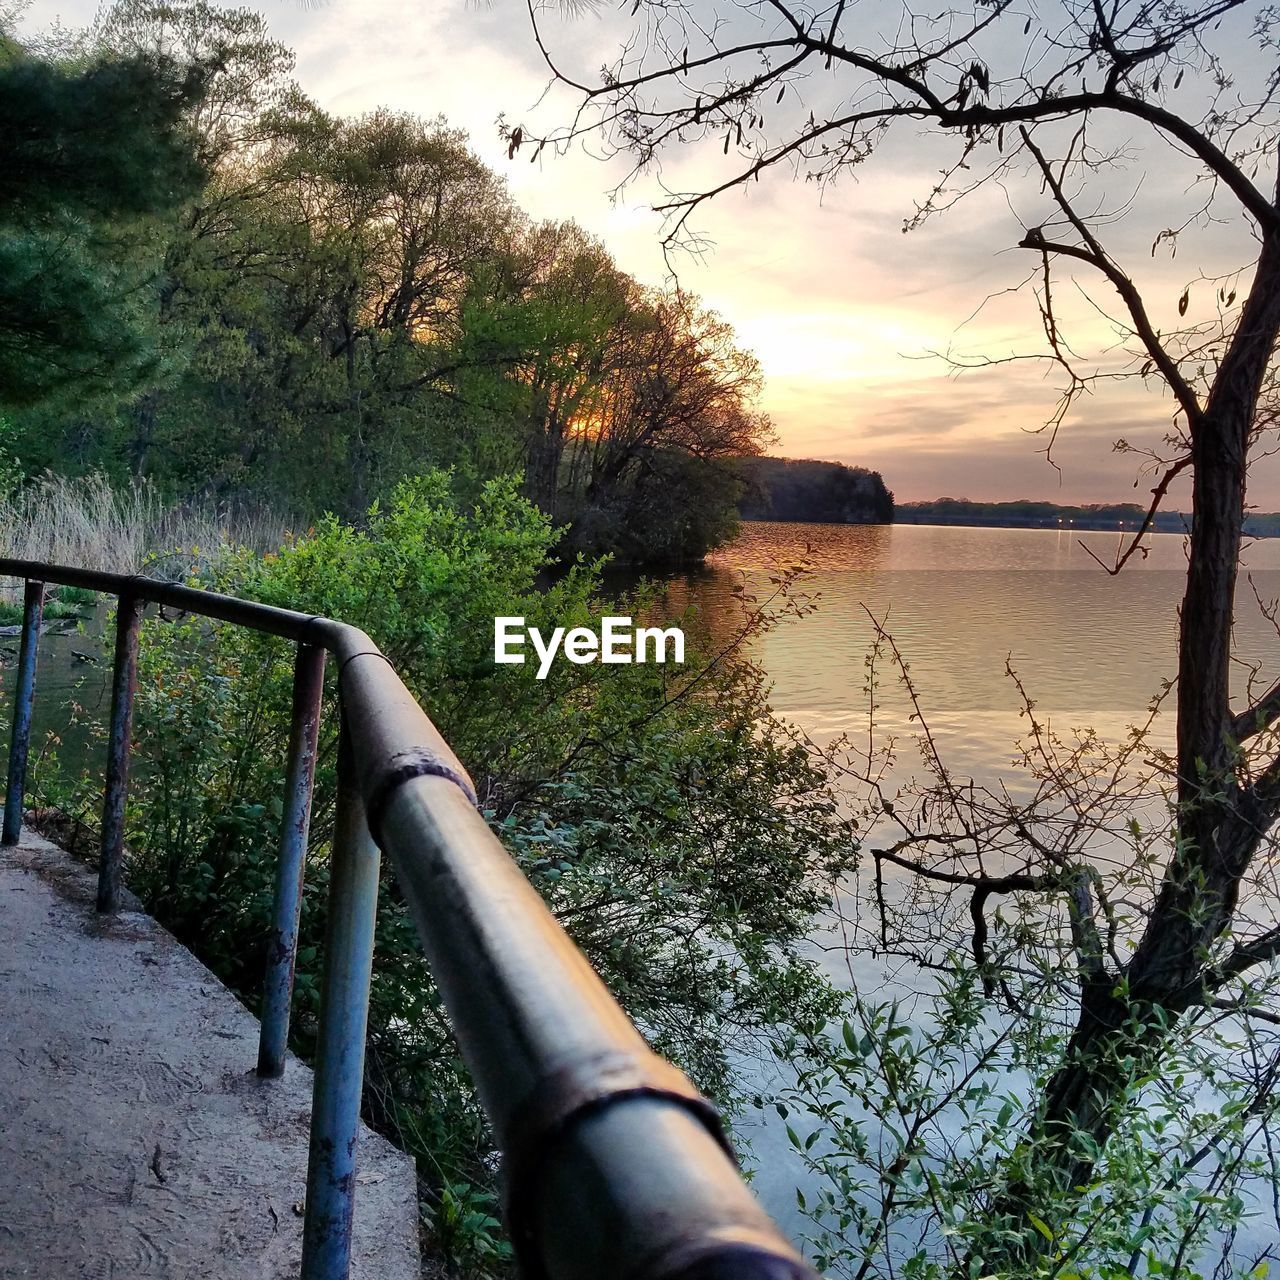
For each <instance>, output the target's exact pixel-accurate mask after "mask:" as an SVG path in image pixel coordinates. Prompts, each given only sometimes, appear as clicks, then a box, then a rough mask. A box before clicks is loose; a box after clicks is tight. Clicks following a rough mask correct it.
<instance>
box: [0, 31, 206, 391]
mask: <svg viewBox="0 0 1280 1280" xmlns="http://www.w3.org/2000/svg"><path fill="white" fill-rule="evenodd" d="M203 79H204V71H203V69H202V68H201V67H199V66H197V65H194V64H183V63H179V62H176V61H174V60H172V59H170V58H167V57H159V56H154V55H147V56H144V55H138V56H133V57H129V58H105V57H99V58H95V59H91V60H89V61H88V62H85V63H74V62H73V63H67V64H62V63H59V62H56V61H53V60H51V59H48V58H44V57H39V56H35V55H33V54H31V53H28V52H27V51H26V50H24V49H23V48H22V47H21V46H20V45H19V44H18V43H17V42H16V41H15V40H13V39H12V38H11V37H9V36H7V35H5V33H4V32H3V31H2V30H0V117H3V119H4V121H5V127H4V131H3V137H2V138H0V403H4V404H7V405H8V406H10V407H13V408H24V409H26V408H29V407H31V406H33V405H38V404H40V403H41V402H45V401H47V400H49V399H50V398H51V397H53V396H55V395H57V394H58V393H60V392H63V391H66V390H68V389H70V388H74V389H75V393H76V394H77V395H78V396H80V397H81V398H88V397H89V396H91V395H93V394H99V395H102V394H117V395H119V394H123V393H124V392H125V391H127V390H129V389H130V388H131V387H132V386H134V385H136V384H137V382H138V381H139V380H141V378H143V377H144V376H145V374H146V372H147V371H148V369H149V368H150V367H151V363H152V361H153V360H154V350H153V345H154V341H153V338H154V336H153V335H152V334H151V333H150V332H149V327H148V323H147V322H148V314H147V313H148V307H147V301H148V295H149V293H150V291H151V289H152V287H153V284H154V280H155V276H156V275H157V274H158V266H159V264H158V262H157V255H156V249H155V234H154V224H155V220H156V219H157V218H158V217H161V216H163V215H166V214H168V213H170V212H171V211H172V210H173V209H174V208H175V207H176V206H177V205H178V204H179V203H180V202H181V201H182V200H183V199H184V198H185V197H186V196H188V195H189V194H192V193H193V192H194V191H196V190H197V189H198V187H199V184H200V182H201V180H202V178H203V173H202V171H201V168H200V166H199V164H198V163H197V159H196V156H195V154H194V148H193V146H192V141H191V138H190V136H189V135H188V133H187V132H186V130H185V128H184V127H183V118H184V113H185V112H186V111H187V110H188V109H189V108H190V107H192V105H193V104H194V103H196V102H198V101H199V98H200V94H201V91H202V84H203Z"/></svg>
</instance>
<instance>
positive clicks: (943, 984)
mask: <svg viewBox="0 0 1280 1280" xmlns="http://www.w3.org/2000/svg"><path fill="white" fill-rule="evenodd" d="M946 963H947V971H946V972H945V974H943V975H942V976H940V977H939V980H938V982H937V983H936V984H935V986H934V988H933V990H931V991H929V992H926V993H916V994H915V995H914V996H912V997H910V999H909V1002H908V998H906V997H904V999H903V1001H902V1003H899V1002H896V1001H895V1002H888V1001H879V1000H876V999H874V998H871V997H866V996H861V995H858V994H856V993H851V994H850V995H848V996H847V997H846V1009H845V1013H844V1017H843V1019H842V1020H841V1021H839V1022H838V1023H835V1024H832V1025H830V1026H828V1027H827V1028H819V1027H813V1028H810V1029H809V1035H808V1036H807V1037H806V1036H791V1037H789V1038H788V1039H787V1040H786V1041H785V1042H784V1043H783V1044H782V1045H780V1047H779V1052H780V1054H782V1055H783V1056H785V1058H786V1060H787V1061H789V1062H792V1063H802V1064H804V1065H803V1066H802V1067H801V1069H800V1071H799V1072H798V1074H797V1078H796V1084H795V1086H794V1087H793V1088H792V1089H790V1090H789V1091H788V1095H787V1096H786V1098H785V1099H784V1100H782V1101H779V1103H778V1104H777V1106H778V1110H779V1113H780V1115H782V1116H783V1118H784V1119H785V1120H786V1121H787V1133H788V1136H789V1139H790V1142H791V1145H792V1147H793V1149H794V1150H795V1151H796V1152H798V1154H799V1155H800V1157H801V1159H802V1161H803V1163H804V1165H805V1167H806V1168H807V1169H808V1170H809V1172H810V1174H811V1175H812V1177H813V1182H814V1189H813V1190H811V1191H810V1192H809V1193H808V1194H807V1195H806V1194H804V1193H798V1198H799V1208H800V1209H801V1211H802V1212H803V1213H804V1214H805V1215H806V1216H807V1217H808V1218H809V1219H810V1220H811V1222H812V1223H813V1225H814V1227H815V1228H816V1229H815V1231H814V1232H813V1234H812V1237H811V1241H810V1243H811V1247H812V1249H813V1256H814V1259H815V1261H816V1263H817V1265H818V1266H819V1267H820V1268H821V1269H822V1270H823V1272H824V1273H825V1274H827V1275H830V1276H854V1275H859V1276H864V1277H877V1276H885V1277H887V1276H891V1275H908V1276H913V1277H921V1278H922V1280H923V1278H929V1280H944V1278H946V1277H953V1276H955V1275H957V1274H964V1273H965V1272H964V1266H965V1265H966V1264H967V1263H968V1262H969V1261H970V1260H972V1261H973V1265H975V1266H979V1267H980V1272H979V1273H980V1274H982V1275H984V1276H991V1277H993V1280H994V1277H997V1276H1000V1277H1009V1280H1021V1278H1022V1277H1030V1276H1038V1277H1046V1278H1047V1277H1050V1276H1059V1277H1060V1276H1063V1275H1075V1276H1078V1277H1080V1278H1081V1280H1085V1278H1088V1280H1103V1278H1104V1277H1106V1278H1110V1277H1117V1278H1118V1277H1122V1276H1130V1275H1150V1276H1168V1277H1176V1278H1177V1280H1200V1277H1201V1275H1202V1273H1201V1271H1200V1270H1199V1267H1198V1265H1197V1263H1198V1260H1200V1259H1202V1258H1203V1257H1204V1256H1205V1253H1206V1252H1211V1251H1212V1250H1213V1248H1214V1246H1215V1244H1219V1243H1220V1242H1221V1241H1222V1240H1224V1239H1226V1240H1230V1239H1231V1238H1232V1236H1233V1234H1234V1232H1235V1230H1236V1229H1237V1228H1238V1227H1239V1225H1240V1223H1241V1222H1242V1221H1243V1220H1244V1219H1245V1218H1247V1217H1248V1216H1249V1215H1250V1213H1251V1208H1250V1202H1249V1200H1248V1199H1247V1194H1248V1193H1247V1185H1248V1183H1249V1181H1250V1180H1251V1179H1260V1180H1261V1181H1262V1184H1263V1185H1265V1184H1267V1183H1269V1182H1271V1181H1272V1179H1273V1177H1274V1171H1273V1168H1272V1162H1271V1160H1270V1158H1269V1157H1268V1155H1267V1152H1266V1147H1265V1144H1264V1143H1261V1142H1260V1141H1259V1140H1258V1138H1259V1134H1260V1133H1261V1132H1262V1131H1263V1129H1264V1127H1265V1125H1266V1124H1267V1123H1268V1121H1267V1119H1266V1113H1267V1112H1269V1111H1270V1110H1271V1109H1272V1108H1271V1107H1270V1106H1267V1107H1265V1108H1260V1107H1259V1105H1258V1100H1257V1097H1256V1082H1255V1081H1252V1080H1250V1079H1249V1078H1248V1073H1247V1071H1238V1070H1236V1069H1235V1068H1234V1067H1232V1066H1231V1065H1230V1064H1231V1062H1232V1060H1233V1059H1236V1060H1238V1059H1239V1058H1240V1057H1241V1056H1242V1055H1244V1056H1246V1057H1247V1056H1248V1055H1249V1053H1250V1052H1251V1050H1250V1047H1249V1045H1248V1037H1247V1035H1246V1034H1244V1033H1243V1032H1242V1030H1241V1028H1240V1027H1239V1026H1238V1025H1236V1026H1231V1025H1213V1024H1211V1025H1209V1026H1205V1025H1199V1026H1196V1027H1194V1028H1193V1027H1189V1026H1183V1027H1181V1028H1179V1030H1178V1032H1177V1033H1176V1034H1174V1035H1171V1037H1170V1038H1169V1039H1168V1040H1167V1041H1166V1042H1165V1043H1164V1044H1162V1045H1161V1047H1160V1051H1159V1055H1158V1058H1156V1059H1155V1060H1153V1061H1151V1062H1150V1063H1149V1064H1148V1066H1147V1069H1146V1070H1145V1071H1144V1072H1141V1073H1139V1074H1138V1076H1137V1077H1136V1078H1135V1079H1134V1081H1133V1083H1132V1084H1131V1086H1130V1087H1129V1088H1128V1089H1127V1090H1126V1094H1125V1098H1124V1107H1123V1111H1122V1115H1121V1118H1120V1121H1119V1123H1118V1124H1117V1127H1116V1129H1115V1131H1114V1132H1113V1133H1112V1134H1111V1135H1110V1137H1109V1139H1108V1140H1107V1142H1106V1146H1105V1151H1099V1152H1097V1153H1096V1154H1097V1166H1096V1168H1095V1169H1094V1171H1093V1173H1092V1175H1091V1176H1090V1178H1089V1180H1088V1182H1087V1183H1086V1184H1084V1185H1081V1186H1075V1187H1065V1186H1063V1185H1062V1184H1061V1182H1060V1180H1058V1179H1056V1178H1055V1177H1054V1176H1053V1169H1054V1161H1053V1160H1052V1159H1051V1158H1050V1147H1051V1145H1052V1142H1053V1138H1052V1137H1051V1136H1050V1135H1048V1134H1046V1133H1045V1132H1044V1131H1043V1130H1041V1131H1039V1134H1038V1136H1035V1135H1036V1133H1037V1131H1036V1126H1035V1118H1036V1106H1037V1102H1036V1099H1037V1098H1039V1097H1042V1096H1043V1090H1044V1088H1045V1086H1046V1085H1047V1083H1048V1079H1049V1077H1050V1076H1051V1074H1052V1073H1053V1071H1054V1070H1055V1068H1056V1067H1057V1065H1058V1063H1059V1062H1060V1061H1061V1057H1062V1053H1063V1049H1064V1046H1065V1037H1066V1031H1067V1027H1066V1023H1065V1021H1064V1019H1063V1017H1062V1013H1061V1011H1060V1010H1059V1009H1057V1008H1055V1003H1056V1002H1055V999H1054V996H1053V992H1052V985H1053V975H1051V974H1048V973H1046V974H1045V975H1043V977H1042V979H1041V984H1040V989H1039V991H1038V992H1036V991H1032V990H1030V989H1026V990H1024V991H1022V992H1021V993H1020V994H1021V995H1023V996H1026V997H1034V996H1035V995H1037V994H1038V995H1039V997H1040V998H1039V1000H1038V1001H1034V1002H1033V1001H1031V1000H1029V1002H1028V1005H1027V1006H1026V1007H1027V1011H1028V1018H1027V1019H1026V1021H1025V1022H1024V1023H1023V1024H1022V1025H1020V1026H1018V1027H1017V1028H1016V1029H1011V1028H1010V1027H1009V1025H1008V1023H1007V1020H1005V1019H1003V1018H1000V1017H999V1016H997V1015H995V1014H994V1012H993V1010H992V1006H991V1002H990V999H989V997H987V996H985V995H984V993H983V986H982V979H981V975H980V973H979V972H978V971H977V970H976V969H975V968H974V966H973V963H972V958H971V957H966V956H964V955H961V954H953V955H950V956H948V957H947V958H946ZM908 1009H909V1010H910V1012H908ZM833 1032H834V1033H833ZM1115 1065H1118V1066H1124V1065H1125V1064H1121V1063H1117V1064H1115ZM1077 1136H1078V1137H1080V1138H1083V1135H1077ZM1010 1179H1014V1180H1016V1183H1017V1185H1018V1187H1019V1201H1020V1203H1021V1205H1022V1206H1023V1207H1022V1209H1021V1211H1020V1212H1019V1213H1016V1214H1014V1213H1009V1212H1004V1211H1002V1208H1001V1206H1007V1199H1006V1194H1005V1193H1006V1189H1007V1187H1008V1185H1009V1181H1010ZM1032 1240H1034V1241H1035V1243H1036V1247H1035V1248H1034V1249H1029V1252H1030V1253H1032V1254H1033V1255H1034V1256H1035V1261H1031V1260H1029V1259H1027V1258H1023V1259H1021V1260H1020V1261H1019V1262H1018V1263H1017V1264H1015V1265H1014V1266H1013V1267H1012V1268H1010V1266H1009V1265H1008V1264H1004V1265H1001V1264H992V1263H990V1262H986V1263H983V1262H982V1260H984V1259H989V1258H994V1257H1003V1256H1006V1254H1007V1253H1008V1252H1009V1251H1010V1249H1011V1246H1012V1245H1014V1244H1015V1242H1020V1241H1021V1242H1029V1241H1032ZM1219 1274H1228V1273H1225V1272H1219ZM1231 1274H1234V1273H1231Z"/></svg>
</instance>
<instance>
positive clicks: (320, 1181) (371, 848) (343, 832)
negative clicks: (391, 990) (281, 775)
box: [302, 724, 380, 1280]
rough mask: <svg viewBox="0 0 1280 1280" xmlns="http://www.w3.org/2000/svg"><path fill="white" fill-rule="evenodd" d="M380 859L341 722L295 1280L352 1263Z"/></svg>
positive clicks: (333, 1277) (316, 1278) (340, 1270)
mask: <svg viewBox="0 0 1280 1280" xmlns="http://www.w3.org/2000/svg"><path fill="white" fill-rule="evenodd" d="M379 860H380V854H379V852H378V846H377V845H376V844H374V842H373V838H372V837H371V836H370V834H369V826H368V823H367V822H366V821H365V812H364V803H363V801H362V800H361V797H360V792H359V789H358V786H357V780H356V773H355V767H354V762H353V760H352V757H351V744H350V741H349V739H348V731H347V727H346V725H345V724H344V725H343V727H342V730H341V740H340V742H339V747H338V796H337V813H336V816H335V819H334V833H333V857H332V862H331V867H330V872H329V924H328V929H327V931H326V936H325V966H324V988H323V992H322V995H321V1002H320V1036H319V1043H318V1045H317V1048H316V1069H315V1092H314V1094H313V1099H312V1104H311V1155H310V1161H309V1163H308V1166H307V1200H306V1221H305V1223H304V1226H303V1243H302V1280H347V1275H348V1273H349V1270H350V1265H351V1219H352V1211H353V1208H354V1204H355V1185H356V1143H357V1139H358V1137H359V1132H360V1095H361V1090H362V1086H363V1084H364V1040H365V1030H366V1027H367V1024H368V1018H369V977H370V974H371V972H372V968H373V933H374V924H375V921H376V918H377V912H378V864H379Z"/></svg>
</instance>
